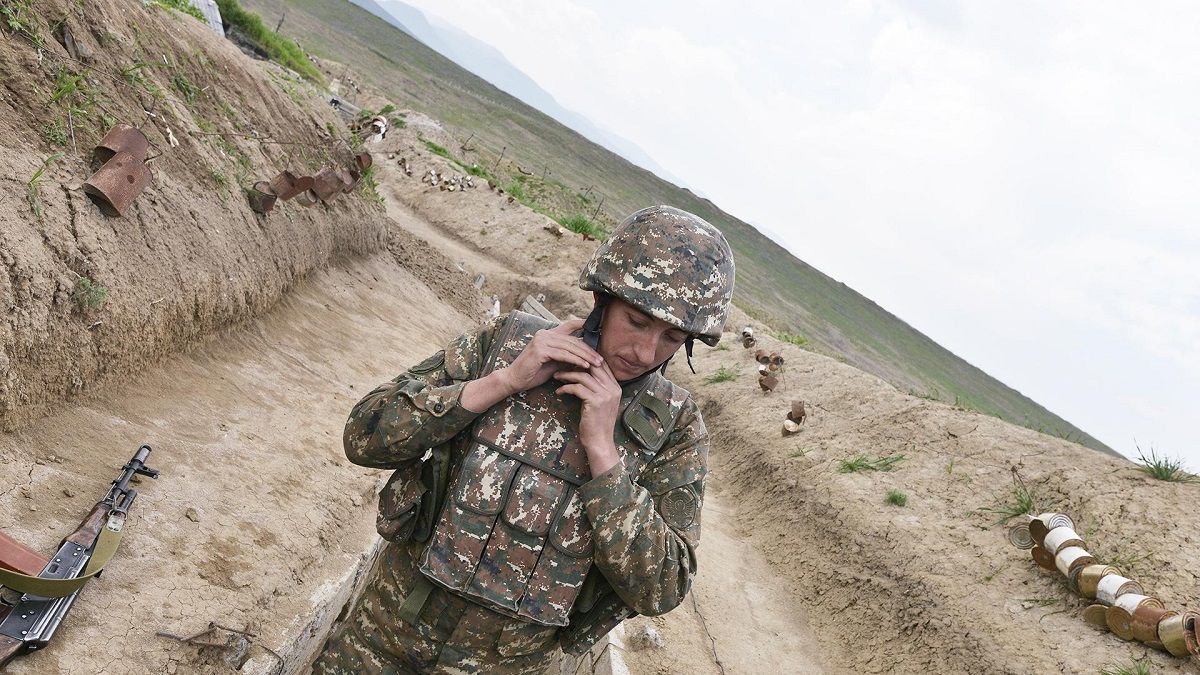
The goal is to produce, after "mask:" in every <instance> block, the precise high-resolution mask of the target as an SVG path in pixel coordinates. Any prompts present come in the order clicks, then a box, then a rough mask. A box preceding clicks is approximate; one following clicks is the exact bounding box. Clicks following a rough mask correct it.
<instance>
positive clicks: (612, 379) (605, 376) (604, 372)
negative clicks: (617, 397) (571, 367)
mask: <svg viewBox="0 0 1200 675" xmlns="http://www.w3.org/2000/svg"><path fill="white" fill-rule="evenodd" d="M593 371H594V372H595V374H596V379H598V380H599V381H600V382H602V383H604V384H607V385H609V386H610V387H617V388H620V386H621V383H620V382H618V381H617V376H616V375H614V374H613V371H612V368H609V367H608V361H605V362H604V363H601V364H600V366H599V367H597V368H594V369H593Z"/></svg>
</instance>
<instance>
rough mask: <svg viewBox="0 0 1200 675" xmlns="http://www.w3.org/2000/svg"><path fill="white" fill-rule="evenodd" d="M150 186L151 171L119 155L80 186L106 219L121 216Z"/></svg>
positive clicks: (128, 156)
mask: <svg viewBox="0 0 1200 675" xmlns="http://www.w3.org/2000/svg"><path fill="white" fill-rule="evenodd" d="M149 182H150V169H149V168H147V167H146V163H145V162H143V161H142V160H141V159H140V158H138V157H137V156H135V155H133V154H132V153H129V152H118V153H117V154H115V155H113V156H112V158H111V159H109V160H108V161H107V162H105V163H104V166H102V167H100V170H99V171H97V172H96V173H94V174H92V177H91V178H89V179H87V182H86V183H84V184H83V192H84V194H86V195H87V196H88V198H89V199H91V200H92V202H93V203H94V204H95V205H96V206H98V207H100V211H102V212H103V213H104V215H106V216H123V215H125V210H126V209H128V208H129V205H130V204H132V203H133V200H134V199H137V196H138V195H139V194H141V192H142V190H143V189H145V187H146V185H147V184H148V183H149Z"/></svg>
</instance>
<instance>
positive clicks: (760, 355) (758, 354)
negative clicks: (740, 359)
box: [754, 349, 771, 366]
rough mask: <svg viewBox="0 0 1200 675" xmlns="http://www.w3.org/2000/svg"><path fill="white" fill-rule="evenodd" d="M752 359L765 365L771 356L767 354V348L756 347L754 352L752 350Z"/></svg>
mask: <svg viewBox="0 0 1200 675" xmlns="http://www.w3.org/2000/svg"><path fill="white" fill-rule="evenodd" d="M754 360H755V361H758V362H759V363H761V364H763V365H764V366H765V365H767V364H768V363H770V362H771V356H770V355H769V354H767V350H765V349H758V350H755V352H754Z"/></svg>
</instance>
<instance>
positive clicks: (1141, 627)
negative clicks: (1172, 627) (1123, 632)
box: [1129, 604, 1179, 649]
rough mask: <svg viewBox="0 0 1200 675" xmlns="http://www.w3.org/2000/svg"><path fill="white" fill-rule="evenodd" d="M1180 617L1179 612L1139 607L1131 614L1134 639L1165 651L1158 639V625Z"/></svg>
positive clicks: (1146, 606) (1142, 605)
mask: <svg viewBox="0 0 1200 675" xmlns="http://www.w3.org/2000/svg"><path fill="white" fill-rule="evenodd" d="M1178 615H1179V612H1176V611H1174V610H1170V609H1166V608H1163V607H1150V606H1148V605H1145V604H1141V605H1138V607H1137V609H1135V610H1133V611H1132V612H1130V613H1129V616H1130V625H1131V626H1132V628H1133V638H1134V639H1135V640H1137V641H1138V642H1142V643H1144V644H1148V645H1150V646H1151V647H1154V648H1156V649H1164V646H1163V643H1162V641H1161V640H1159V639H1158V624H1159V623H1160V622H1161V621H1162V620H1163V619H1167V618H1170V617H1173V616H1178Z"/></svg>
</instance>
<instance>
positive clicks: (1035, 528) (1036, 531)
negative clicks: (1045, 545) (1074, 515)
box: [1029, 513, 1075, 546]
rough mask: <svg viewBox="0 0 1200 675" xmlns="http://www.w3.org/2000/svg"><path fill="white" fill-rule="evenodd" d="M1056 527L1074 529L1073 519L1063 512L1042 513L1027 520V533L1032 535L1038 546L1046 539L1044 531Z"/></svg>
mask: <svg viewBox="0 0 1200 675" xmlns="http://www.w3.org/2000/svg"><path fill="white" fill-rule="evenodd" d="M1058 527H1069V528H1071V529H1072V530H1073V529H1075V521H1073V520H1071V517H1070V516H1068V515H1067V514H1065V513H1043V514H1041V515H1040V516H1037V517H1035V518H1034V519H1033V520H1031V521H1029V533H1030V534H1032V535H1033V542H1034V543H1035V544H1037V545H1038V546H1041V545H1042V542H1043V541H1045V540H1046V533H1048V532H1049V531H1050V530H1053V529H1055V528H1058Z"/></svg>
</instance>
